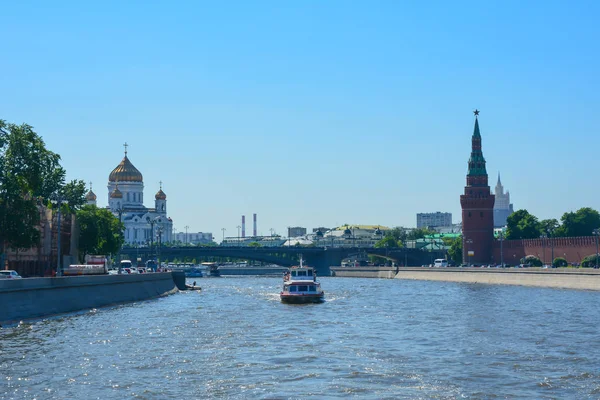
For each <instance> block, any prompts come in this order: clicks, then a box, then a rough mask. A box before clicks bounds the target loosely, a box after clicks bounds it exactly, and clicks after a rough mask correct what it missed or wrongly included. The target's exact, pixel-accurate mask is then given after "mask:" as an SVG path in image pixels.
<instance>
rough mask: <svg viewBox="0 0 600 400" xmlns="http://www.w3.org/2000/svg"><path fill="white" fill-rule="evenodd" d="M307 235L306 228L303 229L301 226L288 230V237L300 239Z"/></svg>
mask: <svg viewBox="0 0 600 400" xmlns="http://www.w3.org/2000/svg"><path fill="white" fill-rule="evenodd" d="M304 235H306V228H302V227H300V226H294V227H290V228H288V237H290V238H293V237H300V236H304Z"/></svg>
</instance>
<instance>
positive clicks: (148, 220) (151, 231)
mask: <svg viewBox="0 0 600 400" xmlns="http://www.w3.org/2000/svg"><path fill="white" fill-rule="evenodd" d="M146 221H147V222H148V223H149V224H150V258H152V247H153V241H154V224H155V223H156V221H155V220H154V219H152V218H150V217H146Z"/></svg>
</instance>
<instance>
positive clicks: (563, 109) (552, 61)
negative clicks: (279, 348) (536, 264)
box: [0, 1, 600, 238]
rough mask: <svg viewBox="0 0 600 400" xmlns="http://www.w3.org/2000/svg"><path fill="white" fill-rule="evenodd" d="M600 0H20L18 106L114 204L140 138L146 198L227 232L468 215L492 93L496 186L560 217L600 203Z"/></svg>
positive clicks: (4, 68) (70, 168) (10, 69)
mask: <svg viewBox="0 0 600 400" xmlns="http://www.w3.org/2000/svg"><path fill="white" fill-rule="evenodd" d="M122 3H126V4H122ZM599 4H600V3H597V2H593V1H590V2H565V1H561V2H556V1H543V2H542V1H539V2H536V1H530V2H517V1H514V2H500V1H489V2H450V3H449V2H436V1H433V2H426V3H423V2H408V1H407V2H400V1H369V2H366V1H365V2H358V1H355V2H348V1H324V2H318V1H296V2H292V1H289V2H281V1H255V2H246V1H240V2H211V3H209V2H195V1H194V2H191V1H190V2H141V1H139V2H134V1H129V2H116V1H115V2H110V1H106V2H11V3H6V4H4V5H3V7H2V14H3V22H2V24H0V37H2V38H3V41H2V44H3V46H2V49H3V57H2V59H3V61H2V63H0V77H1V78H0V89H1V92H2V96H1V97H0V118H2V119H5V120H8V121H10V122H16V123H21V122H27V123H29V124H31V125H33V126H34V127H35V128H36V130H37V131H38V133H40V134H41V135H42V136H43V138H44V140H45V141H46V144H47V146H48V147H49V148H50V149H52V150H53V151H55V152H57V153H59V154H60V155H61V156H62V163H63V165H64V166H65V168H66V169H67V172H68V177H69V179H75V178H77V179H84V180H85V181H86V182H87V181H92V182H94V191H95V192H96V194H98V196H99V204H100V205H106V203H107V189H106V184H107V180H108V174H109V173H110V171H111V170H112V169H113V168H114V167H115V166H116V165H117V164H118V163H119V162H120V160H121V158H122V155H123V147H122V144H123V143H124V142H125V141H126V142H128V143H129V144H130V147H129V156H130V159H131V161H132V162H133V163H134V165H135V166H136V167H137V168H138V169H139V170H140V171H141V172H142V173H143V175H144V180H145V185H146V190H145V192H146V196H145V198H146V199H153V196H152V195H153V194H154V193H155V192H156V191H157V190H158V182H159V181H161V180H162V181H163V182H164V185H163V189H164V191H165V192H166V193H167V196H168V208H169V214H170V215H171V217H172V218H173V220H174V224H175V227H176V229H177V230H178V231H182V230H183V227H184V226H185V225H188V226H189V227H190V230H191V231H210V232H213V234H214V235H215V236H216V237H217V238H220V237H221V228H223V227H224V228H226V229H227V234H228V235H236V234H237V229H236V226H237V225H238V224H239V223H240V216H241V215H242V214H245V215H246V216H247V220H250V219H251V215H252V213H258V219H259V221H258V222H259V233H262V234H269V228H274V229H275V230H276V231H277V232H279V233H284V231H285V227H286V226H290V225H291V226H295V225H300V226H305V227H307V228H309V229H310V228H313V227H316V226H335V225H339V224H344V223H362V224H381V225H387V226H397V225H402V226H414V225H415V224H416V216H415V214H416V213H418V212H430V211H448V212H452V214H453V219H454V221H455V222H458V221H459V220H460V203H459V195H460V194H461V192H462V191H463V187H464V185H465V174H466V169H467V160H468V157H469V154H470V137H471V133H472V130H473V114H472V110H473V109H475V108H478V109H480V110H481V114H480V127H481V133H482V137H483V151H484V155H485V157H486V159H487V168H488V173H489V174H490V183H491V185H492V186H493V185H494V184H495V182H496V176H497V173H498V171H500V172H501V174H502V181H503V183H504V185H505V188H507V189H509V190H510V192H511V196H512V202H513V203H514V205H515V208H516V209H520V208H526V209H528V210H529V211H530V212H532V213H533V214H535V215H537V216H538V217H540V218H550V217H556V218H559V217H560V216H561V215H562V213H563V212H565V211H569V210H575V209H578V208H580V207H584V206H590V207H594V208H596V209H600V204H599V201H598V196H599V195H600V185H598V184H597V183H596V179H595V178H596V171H597V169H598V161H597V160H598V159H599V158H600V139H599V137H600V135H599V133H600V132H599V129H598V127H599V126H600V124H599V122H600V118H599V113H598V109H600V107H599V106H600V100H599V97H600V95H599V93H600V78H599V74H598V71H599V70H600V65H599V59H600V51H599V50H600V49H599V47H600V45H599V43H600V42H599V40H598V38H599V37H600V27H599V25H598V20H597V18H598V15H600V5H599ZM146 205H148V206H152V204H151V202H150V201H147V202H146ZM248 225H249V226H248V231H250V229H251V227H250V224H248Z"/></svg>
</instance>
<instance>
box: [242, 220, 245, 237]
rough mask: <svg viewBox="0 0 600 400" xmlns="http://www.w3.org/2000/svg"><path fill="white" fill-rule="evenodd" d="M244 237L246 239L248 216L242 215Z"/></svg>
mask: <svg viewBox="0 0 600 400" xmlns="http://www.w3.org/2000/svg"><path fill="white" fill-rule="evenodd" d="M242 237H243V238H245V237H246V216H245V215H242Z"/></svg>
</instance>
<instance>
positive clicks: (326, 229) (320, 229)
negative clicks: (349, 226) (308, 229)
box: [313, 226, 329, 233]
mask: <svg viewBox="0 0 600 400" xmlns="http://www.w3.org/2000/svg"><path fill="white" fill-rule="evenodd" d="M328 230H329V228H325V227H323V226H320V227H318V228H313V233H317V232H318V231H321V233H325V232H327V231H328Z"/></svg>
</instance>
